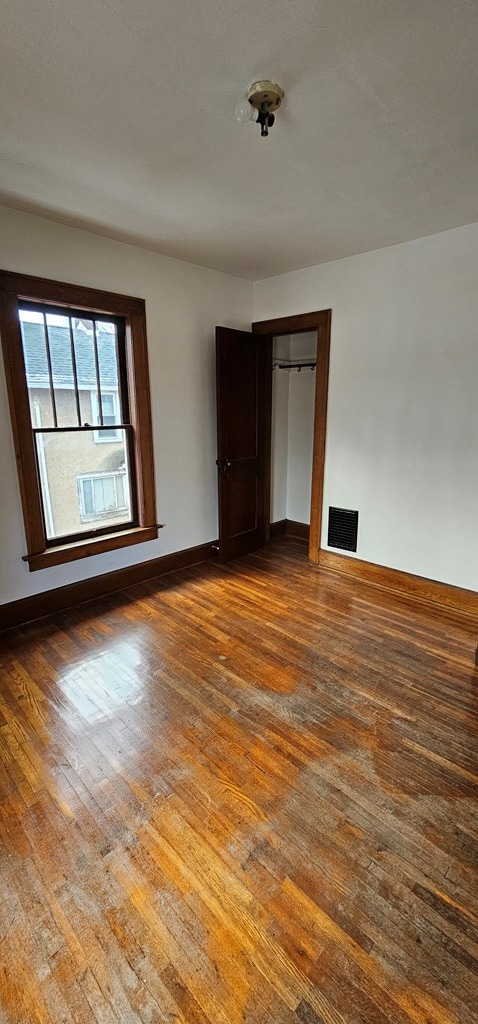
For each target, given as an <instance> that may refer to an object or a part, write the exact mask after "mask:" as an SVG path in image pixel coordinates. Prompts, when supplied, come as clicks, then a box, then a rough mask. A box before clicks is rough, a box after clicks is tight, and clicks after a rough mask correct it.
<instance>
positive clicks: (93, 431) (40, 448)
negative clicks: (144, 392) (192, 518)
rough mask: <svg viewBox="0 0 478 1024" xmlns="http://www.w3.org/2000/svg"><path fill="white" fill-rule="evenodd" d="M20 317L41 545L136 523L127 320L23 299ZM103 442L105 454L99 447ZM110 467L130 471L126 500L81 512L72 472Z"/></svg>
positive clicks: (92, 474) (94, 472)
mask: <svg viewBox="0 0 478 1024" xmlns="http://www.w3.org/2000/svg"><path fill="white" fill-rule="evenodd" d="M19 320H20V329H21V337H22V346H23V356H24V363H25V376H26V385H27V389H28V395H29V403H30V416H31V425H32V431H33V436H34V442H35V453H36V461H37V473H38V481H39V488H40V498H41V508H42V515H43V525H44V531H45V541H46V545H47V546H48V545H51V544H57V543H58V542H59V540H61V541H62V542H63V543H67V542H69V541H74V540H76V539H78V538H79V537H85V536H87V535H97V533H98V531H101V533H107V532H113V531H115V530H119V529H124V528H125V527H127V526H134V525H135V524H136V516H135V508H136V495H135V475H134V464H133V456H132V452H133V436H132V426H131V424H130V423H129V422H128V421H127V420H125V421H122V420H121V412H122V411H123V413H124V412H126V415H128V412H127V410H128V395H127V388H126V386H125V372H124V366H125V359H124V352H123V351H122V346H123V339H124V334H125V332H124V324H123V323H122V321H121V319H120V318H115V319H113V318H109V319H106V318H104V317H101V316H98V315H96V314H93V313H91V314H85V313H84V312H83V313H82V314H81V315H80V314H78V313H77V312H75V311H72V310H69V309H68V310H62V309H60V308H55V309H54V311H52V310H51V308H49V307H48V306H44V305H42V304H40V303H21V304H20V309H19ZM122 371H123V372H122ZM113 424H114V427H113ZM104 442H109V445H108V448H109V450H108V453H107V454H106V455H105V454H103V452H101V451H100V450H99V449H98V448H97V447H96V445H97V444H100V445H101V444H103V443H104ZM109 471H110V475H111V472H113V473H117V472H121V473H122V474H124V475H126V476H127V481H126V485H125V487H124V489H123V495H127V497H128V500H127V502H124V501H123V504H122V505H121V506H120V505H118V503H117V502H115V504H114V507H113V508H110V509H108V507H107V502H106V499H105V507H104V508H103V509H102V511H101V513H99V514H91V515H88V514H86V513H85V511H84V507H85V506H84V505H83V513H82V510H81V502H80V503H79V501H78V486H77V482H76V481H77V477H79V476H85V477H90V478H94V477H97V476H98V478H100V477H101V475H102V474H106V475H107V474H108V472H109ZM105 479H106V476H105ZM105 486H106V485H105ZM120 486H121V485H118V487H120ZM82 493H83V492H82ZM95 493H96V494H97V495H99V493H100V485H99V484H97V485H95ZM97 504H98V502H97ZM99 504H101V502H99Z"/></svg>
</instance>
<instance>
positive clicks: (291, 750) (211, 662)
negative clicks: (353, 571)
mask: <svg viewBox="0 0 478 1024" xmlns="http://www.w3.org/2000/svg"><path fill="white" fill-rule="evenodd" d="M303 551H304V549H303V548H302V546H301V545H300V544H296V543H294V542H291V541H276V542H274V543H273V544H271V545H270V546H269V547H268V548H266V549H263V550H262V551H260V552H257V553H256V554H254V555H250V556H248V557H247V558H244V559H242V560H241V561H240V562H236V563H232V564H229V565H226V566H218V565H216V564H214V563H207V564H204V565H202V566H197V567H195V568H194V569H190V570H183V571H181V572H178V573H175V574H171V575H170V576H167V577H163V578H161V579H158V580H156V581H153V582H150V583H148V584H141V585H137V586H135V587H132V588H130V589H129V590H128V591H127V592H124V593H123V594H117V595H115V596H114V597H111V598H108V599H104V600H102V601H101V602H99V601H98V602H95V603H92V604H90V605H85V606H82V607H80V608H78V609H76V610H75V611H74V612H68V613H63V614H61V615H58V616H56V617H55V618H54V619H49V620H44V621H43V622H40V623H36V624H32V625H30V626H28V627H24V628H22V629H17V630H15V631H12V632H10V633H6V634H4V635H3V636H2V637H0V648H1V655H0V668H1V688H0V789H1V791H2V803H1V813H0V863H1V875H0V896H1V899H0V917H1V924H0V957H1V966H0V984H1V997H2V998H1V1006H2V1009H1V1010H0V1021H1V1022H2V1024H20V1022H21V1024H37V1022H38V1024H51V1022H53V1024H59V1022H66V1021H68V1022H70V1021H74V1022H81V1024H87V1022H98V1024H118V1022H121V1024H127V1022H143V1024H156V1022H158V1024H166V1022H167V1024H173V1022H176V1024H385V1022H389V1024H410V1022H416V1024H472V1022H478V1013H477V968H478V891H477V886H476V870H475V869H476V866H477V860H476V838H477V833H478V824H477V816H476V796H477V783H478V777H477V759H476V755H477V743H476V737H477V718H478V715H477V697H478V671H477V669H476V668H475V667H474V664H473V657H474V648H475V645H476V623H475V622H473V620H472V619H471V618H465V617H460V616H459V615H458V614H457V613H452V612H447V611H441V610H439V609H437V608H432V607H430V606H427V605H425V604H420V603H418V602H413V603H412V602H408V601H407V600H406V599H404V598H400V597H397V596H393V595H391V594H386V593H384V592H382V591H380V590H379V589H377V588H374V587H372V586H368V585H367V584H363V583H359V582H357V583H354V582H349V581H346V580H345V579H344V578H342V577H340V576H339V575H336V574H334V573H333V572H330V571H326V570H325V571H324V570H317V568H316V567H315V566H311V565H309V564H308V563H307V562H306V561H305V555H304V553H303Z"/></svg>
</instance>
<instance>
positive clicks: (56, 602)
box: [0, 541, 217, 631]
mask: <svg viewBox="0 0 478 1024" xmlns="http://www.w3.org/2000/svg"><path fill="white" fill-rule="evenodd" d="M214 545H217V541H210V542H209V543H207V544H199V545H198V546H197V547H194V548H185V549H184V550H183V551H174V552H172V553H171V554H170V555H162V556H161V557H160V558H153V559H151V560H149V561H147V562H140V563H139V564H137V565H128V566H126V567H125V568H124V569H116V570H115V571H114V572H107V573H103V575H101V576H94V577H93V578H91V579H87V580H80V582H79V583H70V584H68V586H66V587H57V588H56V589H55V590H47V591H46V592H44V593H43V594H34V595H32V597H24V598H21V599H20V600H19V601H11V602H10V603H9V604H3V605H0V631H3V630H5V629H11V628H12V627H14V626H23V625H25V623H27V622H32V621H33V620H34V619H43V618H44V617H45V616H46V615H53V614H55V613H56V612H62V611H66V610H67V609H68V608H74V607H76V605H78V604H84V603H85V602H86V601H94V600H95V599H96V598H99V597H105V596H106V595H108V594H114V593H116V592H117V591H119V590H124V589H125V588H126V587H131V586H133V585H134V584H135V583H143V582H144V580H151V579H154V577H155V576H164V575H165V574H166V573H168V572H176V570H178V569H186V568H188V566H190V565H197V563H198V562H205V561H208V560H209V559H211V558H214V557H215V555H216V551H215V550H214Z"/></svg>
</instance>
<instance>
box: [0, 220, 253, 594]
mask: <svg viewBox="0 0 478 1024" xmlns="http://www.w3.org/2000/svg"><path fill="white" fill-rule="evenodd" d="M0 267H1V268H2V269H3V270H12V271H17V272H18V273H25V274H34V275H37V276H40V277H49V278H53V279H55V280H59V281H68V282H72V283H75V284H81V285H90V286H93V287H96V288H103V289H106V290H108V291H115V292H120V293H124V294H128V295H133V296H138V297H141V298H144V299H145V300H146V317H147V330H148V351H149V370H150V377H151V399H152V416H153V431H154V455H155V469H156V489H157V512H158V521H159V522H164V523H165V524H166V528H165V529H164V530H161V531H160V535H159V539H158V540H157V541H151V542H150V543H148V544H139V545H137V546H135V547H131V548H123V549H122V550H120V551H113V552H108V553H105V554H103V555H96V556H95V557H93V558H84V559H81V560H80V561H77V562H73V563H71V564H70V565H62V566H57V567H55V568H52V569H44V570H41V571H39V572H35V573H30V572H29V570H28V567H27V566H26V564H25V563H24V562H22V555H23V554H25V550H26V548H25V536H24V530H23V518H22V510H21V504H20V494H19V488H18V478H17V473H16V466H15V458H14V450H13V441H12V433H11V425H10V416H9V411H8V402H7V394H6V386H5V378H4V372H3V362H2V361H1V358H0V479H1V481H2V498H1V515H0V604H2V603H4V602H7V601H13V600H16V599H18V598H21V597H26V596H28V595H29V594H33V593H38V592H41V591H44V590H49V589H50V588H53V587H59V586H63V585H65V584H68V583H72V582H75V581H77V580H80V579H86V578H88V577H91V576H95V575H99V574H101V573H105V572H109V571H111V570H114V569H118V568H121V567H123V566H125V565H131V564H133V563H135V562H140V561H145V560H147V559H151V558H155V557H157V556H159V555H162V554H167V553H169V552H170V551H177V550H180V549H182V548H187V547H190V546H193V545H196V544H202V543H205V542H207V541H209V540H214V539H215V538H216V537H217V493H216V466H215V459H216V438H215V429H216V427H215V423H216V421H215V371H214V327H215V325H216V324H218V323H220V324H224V325H225V326H228V327H238V328H242V329H247V328H249V329H250V324H251V319H252V317H251V312H252V286H251V284H250V283H249V282H247V281H242V280H239V279H236V278H233V277H230V276H228V275H225V274H219V273H217V272H215V271H211V270H205V269H203V268H200V267H197V266H193V265H192V264H188V263H182V262H179V261H177V260H172V259H168V258H167V257H163V256H159V255H157V254H155V253H152V252H149V251H146V250H143V249H139V248H136V247H134V246H130V245H125V244H123V243H121V242H114V241H111V240H110V239H106V238H102V237H100V236H98V235H93V234H91V233H90V232H86V231H82V230H79V229H76V228H69V227H65V226H64V225H61V224H56V223H54V222H52V221H47V220H44V219H42V218H40V217H34V216H31V215H30V214H26V213H20V212H17V211H14V210H10V209H6V208H0Z"/></svg>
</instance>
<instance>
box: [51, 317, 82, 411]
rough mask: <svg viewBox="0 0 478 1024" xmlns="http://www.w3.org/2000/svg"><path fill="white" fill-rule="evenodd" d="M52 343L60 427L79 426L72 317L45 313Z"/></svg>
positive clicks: (52, 370) (53, 374) (52, 364)
mask: <svg viewBox="0 0 478 1024" xmlns="http://www.w3.org/2000/svg"><path fill="white" fill-rule="evenodd" d="M45 319H46V325H47V333H48V341H49V345H50V360H51V372H52V378H53V388H54V393H55V405H56V415H57V422H58V426H59V427H77V426H78V411H77V406H76V397H75V376H74V372H73V357H72V352H71V338H70V318H69V317H68V316H59V315H57V314H56V313H46V314H45Z"/></svg>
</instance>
